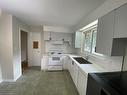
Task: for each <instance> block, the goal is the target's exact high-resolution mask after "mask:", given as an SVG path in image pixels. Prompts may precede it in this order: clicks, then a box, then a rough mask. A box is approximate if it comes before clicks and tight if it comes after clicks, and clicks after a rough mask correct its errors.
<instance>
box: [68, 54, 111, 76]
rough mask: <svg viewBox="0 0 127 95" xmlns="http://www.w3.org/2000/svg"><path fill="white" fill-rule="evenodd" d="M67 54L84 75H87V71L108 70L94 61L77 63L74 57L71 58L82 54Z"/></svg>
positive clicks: (98, 71)
mask: <svg viewBox="0 0 127 95" xmlns="http://www.w3.org/2000/svg"><path fill="white" fill-rule="evenodd" d="M68 56H69V57H70V58H71V59H72V60H73V61H74V62H75V63H76V64H77V65H78V67H79V69H80V70H82V71H83V73H84V74H85V75H88V73H102V72H110V71H108V70H106V69H104V68H102V67H101V66H99V65H97V64H95V63H92V64H79V63H78V62H77V61H76V60H75V59H73V57H82V56H78V55H71V54H68Z"/></svg>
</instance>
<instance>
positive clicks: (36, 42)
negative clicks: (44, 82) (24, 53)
mask: <svg viewBox="0 0 127 95" xmlns="http://www.w3.org/2000/svg"><path fill="white" fill-rule="evenodd" d="M29 41H30V46H28V47H29V48H28V49H30V50H29V59H30V65H31V66H41V33H40V32H31V33H30V35H29Z"/></svg>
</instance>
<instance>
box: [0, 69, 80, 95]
mask: <svg viewBox="0 0 127 95" xmlns="http://www.w3.org/2000/svg"><path fill="white" fill-rule="evenodd" d="M0 95H79V94H78V92H77V89H76V87H75V85H74V83H73V81H72V79H71V76H70V74H69V73H68V72H67V71H57V72H43V71H40V70H37V69H35V68H29V69H28V70H26V71H25V72H24V74H23V75H22V76H21V77H20V78H19V79H18V80H17V81H16V82H14V83H5V82H3V83H1V84H0Z"/></svg>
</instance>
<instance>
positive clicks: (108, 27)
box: [96, 4, 127, 56]
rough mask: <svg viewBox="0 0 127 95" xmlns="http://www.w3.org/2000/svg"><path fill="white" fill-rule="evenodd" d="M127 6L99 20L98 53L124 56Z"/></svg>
mask: <svg viewBox="0 0 127 95" xmlns="http://www.w3.org/2000/svg"><path fill="white" fill-rule="evenodd" d="M126 10H127V4H126V5H124V6H122V7H120V8H118V9H116V10H113V11H112V12H110V13H108V14H106V15H104V16H103V17H101V18H99V20H98V31H97V42H96V43H97V44H96V52H97V53H101V54H104V55H108V56H123V55H124V54H125V47H126V38H127V11H126Z"/></svg>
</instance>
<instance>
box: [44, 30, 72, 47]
mask: <svg viewBox="0 0 127 95" xmlns="http://www.w3.org/2000/svg"><path fill="white" fill-rule="evenodd" d="M44 40H47V41H48V40H52V41H65V42H69V44H70V45H71V44H72V33H60V32H48V31H45V32H44Z"/></svg>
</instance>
